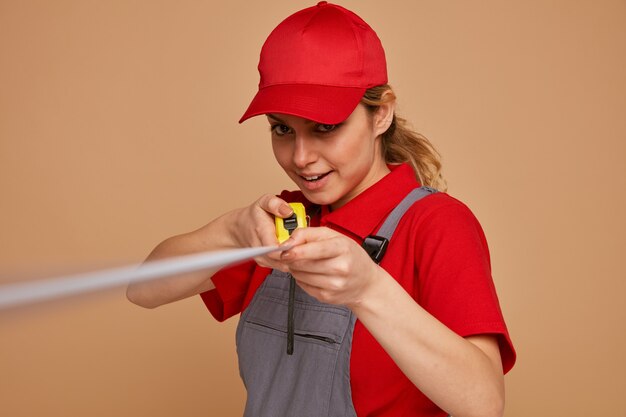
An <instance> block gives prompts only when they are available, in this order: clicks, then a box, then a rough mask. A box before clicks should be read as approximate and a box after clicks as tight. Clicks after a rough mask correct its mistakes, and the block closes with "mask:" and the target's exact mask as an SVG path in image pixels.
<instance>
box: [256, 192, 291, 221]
mask: <svg viewBox="0 0 626 417" xmlns="http://www.w3.org/2000/svg"><path fill="white" fill-rule="evenodd" d="M257 204H258V205H259V207H261V208H262V209H263V210H265V211H266V212H268V213H270V214H273V215H274V216H278V217H282V218H285V217H289V216H291V215H292V214H293V209H292V208H291V206H290V205H289V204H287V202H286V201H285V200H283V199H282V198H280V197H277V196H275V195H272V194H265V195H263V196H261V198H259V199H258V200H257Z"/></svg>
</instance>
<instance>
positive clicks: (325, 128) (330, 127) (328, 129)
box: [317, 124, 339, 133]
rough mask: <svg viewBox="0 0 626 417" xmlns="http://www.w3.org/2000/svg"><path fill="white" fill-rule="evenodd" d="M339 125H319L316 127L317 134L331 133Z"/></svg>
mask: <svg viewBox="0 0 626 417" xmlns="http://www.w3.org/2000/svg"><path fill="white" fill-rule="evenodd" d="M338 126H339V125H326V124H319V125H317V130H318V131H319V132H322V133H327V132H331V131H333V130H335V129H336V128H337V127H338Z"/></svg>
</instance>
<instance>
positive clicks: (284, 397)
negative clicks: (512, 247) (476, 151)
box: [127, 2, 515, 417]
mask: <svg viewBox="0 0 626 417" xmlns="http://www.w3.org/2000/svg"><path fill="white" fill-rule="evenodd" d="M259 72H260V75H261V82H260V84H259V91H258V93H257V94H256V96H255V98H254V99H253V101H252V103H251V104H250V106H249V108H248V110H247V111H246V113H245V114H244V116H243V117H242V119H241V121H244V120H246V119H247V118H249V117H253V116H258V115H265V117H267V119H268V122H269V124H270V129H271V138H272V147H273V151H274V155H275V157H276V160H277V162H278V163H279V164H280V166H281V167H282V168H283V169H284V170H285V172H286V173H287V175H288V176H289V177H290V178H291V179H292V180H293V181H294V183H295V184H296V185H297V186H298V188H299V191H297V192H283V193H282V194H281V195H280V196H273V195H270V194H267V195H264V196H262V197H260V198H259V199H258V200H257V201H256V202H254V203H253V204H251V205H250V206H248V207H245V208H242V209H238V210H234V211H231V212H229V213H226V214H224V215H223V216H221V217H219V218H217V219H215V220H213V221H212V222H210V223H209V224H207V225H206V226H204V227H202V228H201V229H199V230H196V231H194V232H191V233H187V234H184V235H180V236H174V237H172V238H170V239H167V240H165V241H164V242H162V243H161V244H160V245H158V246H157V247H156V248H155V249H154V251H153V252H152V253H151V254H150V256H149V257H148V259H149V260H153V259H159V258H164V257H169V256H174V255H180V254H185V253H190V252H198V251H206V250H214V249H225V248H235V247H248V246H259V245H275V244H277V240H276V236H275V229H274V222H273V218H274V216H280V217H283V218H284V217H288V216H290V215H291V214H292V210H291V208H290V206H289V205H288V204H287V202H293V201H300V202H302V203H304V204H305V206H306V207H307V213H308V214H309V216H310V217H311V218H310V226H313V227H308V228H300V229H296V230H295V231H294V232H293V234H292V236H291V238H290V239H289V241H287V242H286V243H285V244H284V245H285V246H284V248H285V250H283V251H282V252H281V253H279V254H273V255H268V256H266V257H263V258H259V259H257V260H256V262H248V263H246V264H243V265H238V266H235V267H230V268H225V269H223V270H220V271H209V272H203V273H194V274H188V275H186V276H181V277H175V278H172V279H169V280H161V281H155V282H150V283H139V284H134V285H132V286H131V287H129V289H128V292H127V294H128V298H129V299H130V300H131V301H133V302H135V303H137V304H139V305H142V306H145V307H155V306H158V305H161V304H164V303H168V302H172V301H175V300H179V299H182V298H185V297H189V296H192V295H195V294H201V295H202V299H203V300H204V302H205V304H206V305H207V307H208V308H209V310H210V311H211V313H212V314H213V315H214V316H215V317H216V318H217V319H218V320H225V319H226V318H228V317H231V316H233V315H236V314H238V313H242V315H241V318H240V323H239V326H238V329H237V350H238V355H239V364H240V370H241V375H242V378H243V380H244V384H245V385H246V389H247V391H248V400H247V404H246V411H245V414H246V415H249V416H257V415H258V416H298V417H301V416H322V415H328V416H355V415H358V416H374V415H376V416H445V415H448V414H451V415H454V416H455V417H463V416H468V417H469V416H501V415H502V413H503V407H504V382H503V374H504V372H506V371H508V370H509V369H510V368H511V367H512V365H513V363H514V360H515V353H514V350H513V347H512V344H511V342H510V338H509V336H508V332H507V329H506V325H505V323H504V320H503V318H502V314H501V312H500V308H499V305H498V300H497V296H496V294H495V290H494V286H493V282H492V279H491V272H490V265H489V254H488V249H487V244H486V241H485V238H484V235H483V232H482V230H481V228H480V225H479V224H478V222H477V220H476V219H475V218H474V216H473V215H472V213H471V212H470V211H469V209H468V208H467V207H466V206H465V205H463V204H462V203H461V202H459V201H458V200H455V199H454V198H452V197H450V196H448V195H447V194H445V193H444V192H434V190H432V189H425V190H424V189H419V187H420V185H427V186H430V187H434V188H439V189H442V190H443V189H444V188H445V184H444V182H443V180H442V178H441V175H440V163H439V159H438V155H437V153H436V152H435V151H434V149H433V148H432V146H431V145H430V143H429V142H428V141H427V140H426V139H425V138H423V137H421V136H420V135H418V134H415V133H414V132H412V131H410V130H409V129H408V128H407V127H406V126H405V122H404V121H403V120H402V119H400V118H398V117H397V116H396V115H395V103H396V101H395V94H394V93H393V91H392V89H391V88H390V87H389V85H388V84H387V71H386V61H385V55H384V51H383V48H382V45H381V44H380V41H379V39H378V37H377V36H376V34H375V32H374V31H373V30H372V29H371V28H370V27H369V26H368V25H367V23H365V22H364V21H363V20H362V19H360V18H359V17H358V16H357V15H355V14H354V13H352V12H350V11H348V10H346V9H344V8H342V7H340V6H336V5H332V4H328V3H326V2H320V3H319V4H318V5H316V6H313V7H310V8H307V9H304V10H301V11H299V12H297V13H295V14H293V15H291V16H289V17H288V18H287V19H285V20H284V21H283V22H282V23H281V24H279V25H278V26H277V27H276V28H275V29H274V31H273V32H272V33H271V34H270V36H269V37H268V39H267V40H266V42H265V44H264V46H263V49H262V51H261V56H260V62H259ZM416 189H418V190H420V191H418V192H419V193H421V194H419V196H417V197H411V198H413V200H411V201H409V200H405V198H409V197H410V196H413V195H416V194H415V191H413V190H416ZM407 196H408V197H407ZM417 200H419V201H417ZM403 201H404V202H405V203H403ZM407 201H408V203H407ZM396 207H401V208H402V210H401V212H398V211H393V210H394V208H396ZM390 213H391V214H390ZM398 213H399V214H398ZM389 219H391V220H389ZM392 223H393V225H392V227H391V229H390V230H391V231H390V232H389V233H388V234H386V235H385V236H383V237H381V236H380V234H381V230H383V229H384V230H385V231H386V230H388V229H389V227H387V226H388V225H389V224H392ZM381 226H382V227H381ZM372 242H373V245H374V248H373V250H372V248H371V247H368V246H367V245H370V244H372ZM364 243H365V245H366V247H367V249H369V250H368V251H366V250H363V245H364ZM376 245H379V246H376ZM385 248H386V252H385V250H384V249H385ZM376 254H377V255H378V257H376V256H375V255H376ZM292 277H293V279H295V282H296V283H297V287H292V286H291V285H290V282H291V278H292ZM290 290H295V296H293V298H292V299H291V300H290V298H289V294H290ZM294 299H295V300H294ZM288 317H289V318H290V319H292V320H288ZM290 332H293V333H292V334H290ZM290 342H293V345H290V347H289V351H288V352H287V351H285V347H286V346H287V345H288V344H290ZM444 410H445V411H444Z"/></svg>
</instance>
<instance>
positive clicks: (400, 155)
mask: <svg viewBox="0 0 626 417" xmlns="http://www.w3.org/2000/svg"><path fill="white" fill-rule="evenodd" d="M386 92H388V93H387V94H385V93H386ZM395 99H396V95H395V93H394V92H393V90H392V89H391V86H390V85H388V84H385V85H380V86H377V87H372V88H370V89H368V90H367V91H366V92H365V95H364V96H363V98H362V99H361V103H363V104H364V105H365V107H367V108H368V110H369V111H370V112H371V113H374V112H375V111H376V110H377V109H378V107H380V106H381V105H382V104H385V103H388V102H390V101H393V100H395ZM382 147H383V156H384V158H385V161H386V162H387V163H389V164H397V163H402V162H408V163H409V164H410V165H411V166H412V167H413V171H415V176H416V177H417V180H418V181H419V182H420V184H421V185H427V186H429V187H433V188H436V189H438V190H440V191H446V190H447V184H446V180H445V179H444V178H443V176H442V174H441V156H440V155H439V152H437V150H436V149H435V147H434V146H433V145H432V143H430V141H429V140H428V139H426V137H424V136H423V135H421V134H419V133H417V132H415V131H414V130H413V129H412V128H410V127H409V125H408V122H407V121H406V120H405V119H403V118H401V117H398V116H397V115H396V114H395V113H394V115H393V120H392V122H391V125H390V126H389V129H387V131H386V132H385V133H383V135H382Z"/></svg>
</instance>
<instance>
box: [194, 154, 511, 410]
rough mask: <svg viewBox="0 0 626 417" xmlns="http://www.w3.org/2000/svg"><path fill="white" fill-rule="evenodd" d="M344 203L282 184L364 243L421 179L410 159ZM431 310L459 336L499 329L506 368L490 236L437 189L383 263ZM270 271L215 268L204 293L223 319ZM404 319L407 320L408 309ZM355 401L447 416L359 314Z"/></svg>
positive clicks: (399, 232) (409, 218) (250, 265)
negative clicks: (335, 205) (315, 200)
mask: <svg viewBox="0 0 626 417" xmlns="http://www.w3.org/2000/svg"><path fill="white" fill-rule="evenodd" d="M390 168H391V169H392V172H391V173H390V174H388V175H387V176H385V177H384V178H383V179H381V180H380V181H379V182H377V183H376V184H374V185H373V186H371V187H370V188H368V189H367V190H365V191H364V192H362V193H361V194H359V195H358V196H357V197H355V198H354V199H352V200H351V201H349V202H348V203H347V204H345V205H344V206H343V207H341V208H339V209H337V210H335V211H333V212H329V210H328V207H325V206H324V207H315V206H313V205H312V204H311V203H309V202H308V201H306V200H305V199H304V197H303V196H302V194H301V193H300V192H283V193H282V194H281V197H282V198H283V199H285V200H286V201H289V202H293V201H300V202H303V203H304V204H305V206H307V214H308V215H309V216H311V225H312V226H326V227H329V228H331V229H334V230H337V231H339V232H341V233H343V234H345V235H347V236H349V237H351V238H353V239H355V240H356V241H358V242H359V243H360V242H362V241H363V239H364V238H365V237H366V236H368V235H370V234H376V232H377V231H378V229H379V228H380V226H381V225H382V223H383V222H384V220H385V219H386V217H387V216H388V215H389V213H390V212H391V211H392V210H393V209H394V208H395V207H396V205H397V204H398V203H399V202H400V201H401V200H402V199H403V198H404V196H405V195H406V194H408V193H409V191H411V190H412V189H414V188H416V187H418V186H419V184H418V183H417V180H416V179H415V175H414V173H413V170H412V168H411V167H410V166H409V165H407V164H402V165H395V166H394V165H391V166H390ZM380 265H381V266H382V267H383V268H384V269H385V270H386V271H387V272H389V274H390V275H391V276H392V277H394V278H395V279H396V280H397V281H398V282H399V283H400V284H401V285H402V287H403V288H404V289H405V290H406V291H407V292H408V293H409V294H410V295H411V296H412V297H413V298H414V299H415V300H416V301H417V303H418V304H419V305H420V306H422V307H423V308H424V309H425V310H426V311H428V312H429V313H430V314H432V315H433V316H434V317H436V318H437V319H438V320H439V321H441V322H442V323H443V324H445V325H446V326H447V327H449V328H450V329H451V330H453V331H454V332H456V333H457V334H459V335H460V336H463V337H467V336H472V335H478V334H493V335H497V337H498V340H499V344H500V353H501V356H502V363H503V366H504V371H505V373H506V372H508V371H509V370H510V369H511V367H512V366H513V364H514V362H515V350H514V348H513V345H512V343H511V340H510V337H509V334H508V331H507V328H506V324H505V322H504V319H503V317H502V312H501V310H500V306H499V303H498V298H497V295H496V291H495V287H494V284H493V280H492V278H491V266H490V260H489V251H488V248H487V242H486V240H485V236H484V234H483V231H482V228H481V227H480V224H479V223H478V221H477V220H476V218H475V217H474V215H473V214H472V212H471V211H470V210H469V209H468V208H467V207H466V206H465V205H464V204H463V203H461V202H460V201H458V200H456V199H454V198H452V197H450V196H449V195H448V194H446V193H436V194H433V195H430V196H427V197H424V198H423V199H421V200H420V201H418V202H417V203H415V204H414V205H413V206H412V207H411V208H410V209H409V210H408V211H407V212H406V214H405V215H404V217H403V218H402V219H401V221H400V223H399V225H398V227H397V229H396V231H395V233H394V235H393V237H392V238H391V241H390V243H389V246H388V249H387V252H386V254H385V257H384V258H383V260H382V262H381V264H380ZM268 274H269V270H268V269H267V268H262V267H260V266H258V265H256V264H255V263H254V262H247V263H244V264H240V265H237V266H234V267H229V268H226V269H223V270H221V271H219V272H218V273H216V274H215V275H214V276H213V278H212V279H213V282H214V284H215V286H216V289H214V290H211V291H208V292H206V293H203V294H201V295H202V299H203V300H204V302H205V304H206V306H207V307H208V309H209V311H210V312H211V313H212V314H213V316H214V317H215V318H216V319H217V320H220V321H222V320H225V319H227V318H229V317H231V316H233V315H235V314H238V313H240V312H241V311H243V310H244V309H245V308H246V306H247V305H248V304H249V303H250V301H251V300H252V297H253V296H254V293H255V291H256V290H257V288H258V287H259V286H260V285H261V283H262V282H263V280H264V279H265V277H266V276H267V275H268ZM399 319H400V320H406V319H407V318H405V317H402V318H399ZM350 383H351V388H352V401H353V403H354V408H355V410H356V412H357V414H358V415H359V416H446V415H447V414H446V413H445V412H443V411H442V410H441V409H439V408H438V407H437V406H436V405H435V404H433V402H432V401H430V400H429V399H428V398H427V397H426V396H424V395H423V394H422V393H421V392H420V391H419V390H418V389H417V388H416V387H415V385H413V383H412V382H411V381H410V380H409V379H408V378H407V377H406V376H405V375H404V374H403V373H402V371H401V370H400V368H398V367H397V365H396V364H395V363H394V362H393V360H392V359H391V358H390V357H389V355H388V354H387V353H386V352H385V351H384V350H383V348H382V347H381V346H380V344H378V342H377V341H376V340H375V339H374V338H373V336H372V335H371V334H370V333H369V332H368V331H367V329H366V328H365V327H364V326H363V325H362V324H361V323H360V322H359V321H358V320H357V322H356V324H355V328H354V337H353V342H352V352H351V357H350Z"/></svg>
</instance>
